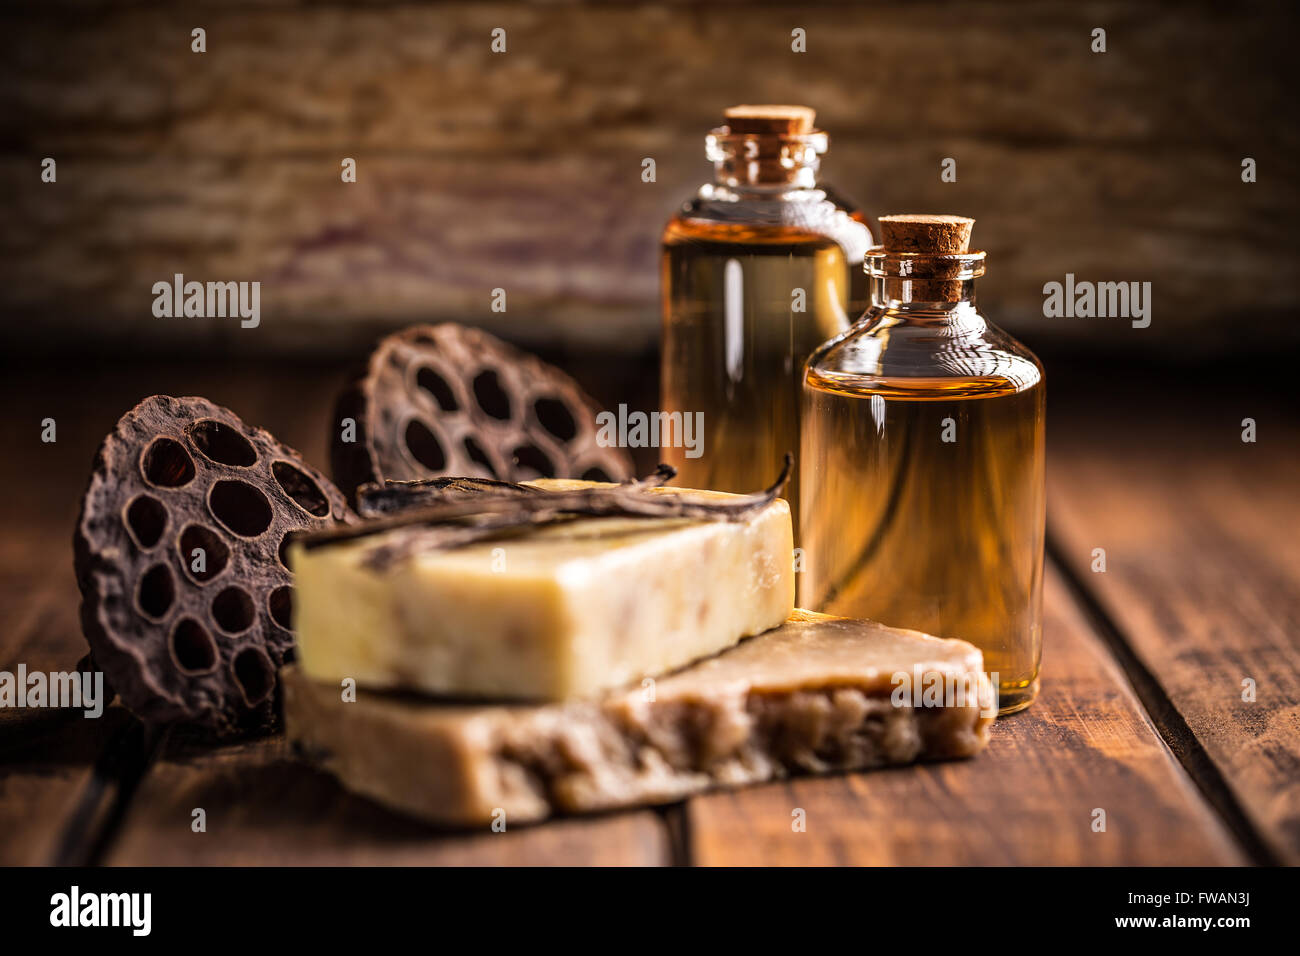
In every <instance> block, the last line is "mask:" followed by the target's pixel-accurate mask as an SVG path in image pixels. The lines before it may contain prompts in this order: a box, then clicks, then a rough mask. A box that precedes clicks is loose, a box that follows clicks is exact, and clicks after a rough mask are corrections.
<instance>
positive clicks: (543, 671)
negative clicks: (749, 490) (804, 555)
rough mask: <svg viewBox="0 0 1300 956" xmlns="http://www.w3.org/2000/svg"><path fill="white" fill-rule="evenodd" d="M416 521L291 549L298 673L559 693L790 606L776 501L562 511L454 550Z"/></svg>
mask: <svg viewBox="0 0 1300 956" xmlns="http://www.w3.org/2000/svg"><path fill="white" fill-rule="evenodd" d="M536 484H537V486H539V487H542V488H549V489H553V490H569V489H573V488H575V487H581V486H592V485H594V484H595V483H592V482H576V481H557V482H538V483H536ZM606 487H609V486H606ZM648 494H654V495H686V496H690V498H691V500H704V501H709V500H712V501H719V500H722V499H727V498H733V499H734V498H735V496H727V495H721V494H718V493H714V492H689V491H682V490H678V489H667V488H659V489H655V490H654V491H653V492H648ZM419 534H420V532H419V530H418V529H416V530H414V531H413V530H412V529H410V528H398V529H394V530H391V531H387V532H381V533H377V534H368V535H366V536H365V537H361V538H358V539H355V540H346V541H339V542H333V543H327V544H326V545H324V546H313V547H310V548H307V547H304V546H303V545H302V544H297V545H295V546H294V547H293V548H292V549H291V552H290V561H291V564H292V567H293V569H294V572H295V575H296V585H297V592H296V594H295V607H294V624H295V627H296V629H297V632H298V660H299V662H300V663H301V665H302V670H303V672H304V673H305V674H306V675H307V676H309V677H313V678H316V679H319V680H323V681H330V682H333V683H334V684H336V685H337V683H338V682H339V681H340V680H343V679H345V678H353V679H354V680H355V681H356V682H357V684H358V685H360V686H368V687H381V688H399V689H405V690H416V691H423V692H427V693H436V694H449V695H457V696H468V697H493V698H507V699H525V700H559V699H562V698H566V697H571V696H581V695H589V694H592V693H594V692H597V691H599V690H602V689H605V688H610V687H617V686H619V685H622V684H626V683H629V682H631V681H636V680H639V679H641V678H643V677H646V676H650V675H657V674H661V673H663V672H665V671H668V670H672V669H674V668H677V667H681V666H683V665H685V664H689V663H690V662H692V661H695V660H697V659H699V658H701V657H707V656H708V655H710V654H715V653H717V652H718V651H720V650H722V649H724V648H726V647H730V646H731V645H733V644H735V643H736V642H737V641H739V640H740V639H741V638H744V637H747V636H749V635H751V634H757V633H759V632H761V631H765V630H767V629H769V628H772V627H776V626H777V625H779V624H780V623H781V622H782V621H784V620H785V619H786V617H787V616H788V615H789V613H790V611H791V609H792V608H793V607H794V574H793V558H792V542H791V532H790V511H789V507H788V506H787V505H786V503H785V502H784V501H782V500H780V499H776V500H773V501H771V503H770V504H767V505H766V506H765V507H762V508H761V510H758V511H757V512H756V513H755V514H753V515H751V516H749V517H746V518H743V519H742V520H735V521H725V520H716V521H714V520H700V519H693V518H636V517H602V518H574V519H571V520H562V521H559V522H556V523H552V524H547V525H544V526H541V527H536V528H529V529H524V530H516V531H513V532H509V533H505V534H502V535H498V536H496V537H493V538H491V539H488V540H484V541H478V542H475V543H471V544H468V545H464V546H461V547H455V548H446V547H440V546H437V545H436V544H429V545H428V546H427V547H421V546H420V543H419V542H420V537H419Z"/></svg>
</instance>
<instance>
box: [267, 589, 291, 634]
mask: <svg viewBox="0 0 1300 956" xmlns="http://www.w3.org/2000/svg"><path fill="white" fill-rule="evenodd" d="M266 608H267V610H268V611H270V612H271V620H273V621H275V623H276V624H279V625H280V626H281V627H282V628H284V629H285V630H286V631H291V630H293V588H291V587H290V586H289V585H287V584H286V585H283V586H282V587H278V588H276V589H275V590H274V591H272V592H271V596H270V597H268V598H267V599H266Z"/></svg>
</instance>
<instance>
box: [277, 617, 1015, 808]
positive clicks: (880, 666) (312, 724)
mask: <svg viewBox="0 0 1300 956" xmlns="http://www.w3.org/2000/svg"><path fill="white" fill-rule="evenodd" d="M283 684H284V692H285V704H284V707H285V724H286V729H287V733H288V735H289V737H290V739H291V740H293V741H295V743H297V744H298V745H299V747H300V748H301V750H302V751H303V752H304V753H306V754H307V755H308V756H309V757H312V758H313V759H315V760H317V761H319V762H320V763H321V764H323V766H324V767H325V768H326V769H328V770H330V771H331V772H332V773H334V774H335V775H336V776H337V777H338V778H339V779H340V780H341V781H342V783H343V784H344V785H345V786H347V787H348V788H350V789H352V790H355V791H357V792H359V793H362V794H365V795H367V796H369V797H372V798H373V799H375V800H377V801H379V802H380V803H383V804H386V805H388V806H391V807H394V808H396V809H399V810H402V811H405V812H407V813H410V814H413V815H415V816H418V817H422V818H425V819H428V820H432V821H435V822H439V823H452V824H481V823H487V822H489V821H490V820H491V819H492V818H493V814H494V813H495V812H496V811H497V809H498V808H500V809H501V810H504V811H505V812H506V821H507V824H510V823H515V822H522V821H529V820H540V819H543V818H545V817H547V816H550V815H552V814H555V813H576V812H583V811H594V810H604V809H609V808H612V807H623V806H632V805H636V804H654V803H666V802H671V801H673V800H678V799H681V798H682V797H684V796H687V795H689V794H692V793H697V792H699V791H701V790H705V789H708V788H711V787H716V786H737V785H741V784H748V783H756V782H760V781H764V780H773V779H779V778H782V777H786V776H789V775H791V774H797V773H822V772H828V771H836V770H856V769H862V768H867V767H879V766H885V765H889V764H903V763H910V762H911V761H914V760H921V759H934V758H944V757H967V756H970V755H972V754H974V753H976V752H978V751H979V750H981V749H982V748H983V747H984V745H985V744H986V743H987V742H988V733H989V731H988V728H989V724H990V723H992V721H993V718H994V715H995V714H996V713H997V704H996V702H995V700H994V696H993V690H992V688H991V686H990V685H989V683H988V680H987V678H986V677H985V676H984V664H983V660H982V658H981V655H980V652H979V651H978V650H977V649H976V648H974V647H972V646H971V645H970V644H967V643H965V642H964V641H955V640H940V639H939V638H935V637H929V636H927V635H924V634H920V633H918V632H916V631H900V630H895V629H893V628H887V627H883V626H882V625H879V624H874V623H871V622H868V621H850V620H845V619H842V618H828V617H824V616H822V615H811V614H807V613H805V612H802V611H796V612H795V616H794V617H793V618H792V619H791V620H790V621H789V622H788V623H787V624H786V625H784V626H783V627H781V628H779V629H777V630H774V631H768V632H767V633H766V634H762V635H760V636H758V637H755V638H751V639H750V640H748V641H745V642H744V643H742V644H741V645H740V646H739V647H735V648H732V649H731V650H728V651H725V652H723V653H722V654H719V655H718V656H716V657H713V658H710V659H709V660H707V661H702V662H700V663H698V664H695V665H694V666H692V667H689V668H686V669H685V670H682V671H678V672H677V673H675V674H672V675H670V676H667V677H663V678H660V679H659V680H657V681H655V682H654V685H653V687H652V688H651V687H646V688H642V687H635V688H630V689H624V690H619V691H614V692H611V693H609V694H607V695H605V696H603V697H601V698H599V699H596V700H585V701H571V702H569V703H562V704H545V705H533V706H525V705H513V706H490V705H470V704H448V703H434V702H428V701H422V700H419V699H414V698H411V697H409V696H408V697H394V696H392V695H388V694H384V693H380V692H368V691H364V690H362V691H361V692H359V694H358V697H357V699H356V700H355V701H352V702H348V703H344V702H343V701H342V695H341V693H340V690H339V687H338V684H337V683H321V682H317V681H313V680H311V679H310V678H308V677H307V676H306V675H305V674H304V673H303V672H302V670H301V669H299V668H296V667H291V668H288V669H286V670H285V671H284V672H283ZM651 690H653V693H651V692H650V691H651Z"/></svg>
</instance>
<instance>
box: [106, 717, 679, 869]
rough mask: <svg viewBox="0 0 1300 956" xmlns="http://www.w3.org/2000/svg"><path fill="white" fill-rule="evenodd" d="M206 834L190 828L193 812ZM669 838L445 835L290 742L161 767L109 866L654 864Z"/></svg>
mask: <svg viewBox="0 0 1300 956" xmlns="http://www.w3.org/2000/svg"><path fill="white" fill-rule="evenodd" d="M195 808H202V809H203V810H204V811H205V813H206V819H207V830H206V832H203V833H195V832H193V830H192V829H191V823H192V820H193V819H194V818H193V811H194V809H195ZM667 841H668V835H667V831H666V829H665V827H664V825H663V823H662V822H661V821H660V819H659V817H658V816H657V815H656V814H655V813H653V812H651V811H639V812H631V813H621V814H611V815H607V816H601V817H594V818H590V819H583V820H577V819H574V820H560V821H556V822H553V823H548V824H546V825H544V826H535V827H516V828H509V827H508V828H507V830H506V832H504V833H492V832H490V831H487V830H484V831H482V832H476V833H471V832H457V833H448V832H445V831H444V832H439V831H437V830H434V829H431V828H429V827H428V826H425V825H423V824H420V823H418V822H415V821H411V820H408V819H406V818H404V817H400V816H398V815H396V814H394V813H391V812H390V811H388V810H385V809H384V808H382V807H380V806H378V805H376V804H373V803H371V802H370V801H368V800H365V799H363V798H360V797H355V796H352V795H351V794H349V793H347V792H346V791H344V790H343V789H342V788H341V787H339V785H338V784H337V783H336V782H335V781H334V779H333V778H331V777H329V776H327V775H325V774H323V773H320V772H318V771H316V770H314V769H312V768H310V767H308V766H307V765H305V764H303V763H300V762H298V761H297V760H295V759H294V758H293V757H292V756H291V755H290V754H289V752H288V747H287V745H286V744H285V742H284V740H283V739H281V738H277V739H274V740H270V741H266V742H263V743H259V744H251V745H245V746H243V747H236V748H226V749H223V750H220V751H217V752H213V753H209V754H204V755H198V756H193V757H191V758H189V759H184V758H183V756H181V759H169V760H165V761H163V762H161V763H159V764H157V765H155V766H154V767H153V768H152V770H151V771H150V773H149V775H148V777H147V778H146V779H145V781H144V783H143V784H142V785H141V787H140V789H139V791H138V792H137V794H136V796H135V799H134V801H133V802H132V805H131V808H130V811H129V812H128V814H127V816H126V818H125V820H124V821H123V825H122V828H121V830H120V831H119V833H118V835H117V837H116V839H115V840H114V842H113V844H112V847H111V848H110V851H109V854H108V856H107V860H106V862H107V863H109V864H111V865H126V866H136V865H166V866H171V865H181V866H189V865H202V866H212V865H218V866H226V865H231V866H253V865H266V864H285V865H306V866H317V865H331V866H332V865H363V866H380V865H382V866H387V865H398V866H404V865H420V866H461V865H474V866H503V865H519V866H551V865H571V866H588V865H597V866H623V865H638V866H659V865H663V864H665V863H667V862H668V852H669V851H668V842H667Z"/></svg>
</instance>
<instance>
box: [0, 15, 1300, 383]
mask: <svg viewBox="0 0 1300 956" xmlns="http://www.w3.org/2000/svg"><path fill="white" fill-rule="evenodd" d="M1297 19H1298V18H1297V16H1296V13H1295V5H1294V4H1290V3H1285V2H1272V3H1260V2H1255V3H1240V4H1231V5H1225V4H1220V3H1212V2H1199V3H1154V2H1152V3H1124V4H1121V3H1111V2H1080V3H1045V2H1012V0H977V2H966V3H940V2H907V3H906V4H904V3H869V4H847V3H814V4H753V3H723V4H694V3H618V4H601V3H567V4H566V3H542V2H522V0H515V2H506V3H474V4H471V3H429V4H417V3H397V2H385V0H369V2H367V0H319V2H305V0H304V2H293V0H250V2H245V3H223V2H220V3H219V2H202V0H191V2H187V3H185V4H183V5H182V4H175V3H170V2H160V0H155V2H147V0H146V2H136V3H131V4H122V3H113V4H109V3H102V2H91V0H14V2H9V3H6V4H5V5H4V7H3V9H2V10H0V124H2V128H3V132H0V183H3V190H4V200H3V202H4V209H5V226H4V229H3V230H0V336H2V338H0V345H4V346H5V347H7V348H8V349H11V350H13V351H14V352H16V353H19V354H24V355H26V354H35V353H36V352H38V351H47V352H48V351H50V350H53V349H55V348H57V349H60V350H65V351H66V350H67V349H69V348H76V347H78V346H80V347H81V348H83V349H85V350H87V351H93V352H95V353H96V354H103V353H105V352H113V351H131V352H140V351H142V350H150V351H152V350H175V351H181V352H185V353H188V354H194V352H195V351H196V350H197V351H201V352H202V353H203V354H219V353H221V352H223V351H225V352H237V353H258V354H275V353H286V352H287V353H305V352H309V351H311V352H317V353H322V354H324V353H341V352H347V351H355V350H356V349H358V348H359V347H360V346H361V344H362V343H364V342H366V341H368V340H370V339H371V338H373V337H374V336H375V335H376V334H378V333H379V332H382V331H386V330H387V329H390V328H393V327H396V326H399V325H402V324H405V323H408V322H412V321H417V320H441V319H447V318H452V319H457V320H461V321H470V322H474V323H477V324H482V325H484V326H485V327H487V328H490V329H492V330H494V331H497V332H498V333H501V334H504V335H506V336H507V337H509V338H511V339H513V340H515V341H516V342H519V343H521V344H524V345H533V346H537V345H548V346H550V347H552V348H561V349H568V348H575V349H576V348H581V349H585V350H593V349H594V350H615V351H624V352H629V351H638V352H642V353H645V352H648V351H650V350H653V348H654V346H655V342H656V339H657V325H658V322H657V297H658V278H657V271H656V251H657V241H658V233H659V230H660V228H661V226H662V223H663V221H664V220H665V219H666V218H667V216H668V215H669V214H670V213H671V212H672V210H673V209H674V208H675V207H676V206H677V205H678V204H679V203H680V202H681V201H682V200H683V199H684V198H686V197H687V196H688V195H689V194H690V193H691V192H693V190H694V189H695V187H696V186H697V185H698V184H699V183H700V182H701V181H703V180H704V179H705V178H706V177H708V176H709V175H710V174H711V171H710V169H709V167H708V165H707V164H706V162H705V160H704V157H703V136H704V134H705V132H706V131H707V130H708V129H709V128H710V127H711V126H713V125H715V123H716V122H717V121H718V119H719V115H720V112H721V110H722V108H723V107H725V106H727V105H729V104H731V103H735V102H743V101H750V102H755V101H758V102H762V101H774V102H785V101H796V102H803V103H807V104H809V105H812V106H814V107H816V108H817V109H818V111H819V116H820V125H822V126H823V127H824V128H826V129H827V130H828V131H830V133H831V137H832V151H831V153H830V155H829V157H828V159H827V163H826V170H827V173H828V179H829V180H830V181H831V182H833V183H835V184H836V185H837V186H838V187H839V188H840V189H841V190H842V191H844V192H847V193H849V194H850V195H853V196H855V197H856V198H858V199H859V201H860V202H861V203H862V204H863V207H864V209H866V210H867V211H868V212H869V213H870V214H872V215H876V214H880V213H885V212H897V211H913V210H937V211H944V212H961V213H966V214H970V215H973V216H975V217H977V218H978V219H979V220H980V222H979V224H978V225H977V227H976V232H975V236H976V239H977V240H978V241H977V244H978V245H979V246H981V247H983V248H986V249H987V250H988V252H989V254H990V264H989V269H990V271H989V275H988V277H987V278H986V279H985V280H984V282H983V286H982V293H981V294H982V298H983V301H984V304H985V306H986V310H987V311H988V312H989V313H990V314H991V315H993V316H995V317H996V318H997V319H999V320H1000V321H1001V322H1002V324H1004V325H1005V326H1007V327H1008V328H1010V329H1012V330H1013V331H1015V332H1017V333H1019V334H1021V335H1023V336H1025V337H1027V338H1029V339H1030V341H1031V342H1032V343H1033V344H1035V345H1036V346H1043V345H1047V346H1050V345H1052V344H1054V343H1064V347H1066V348H1073V347H1074V346H1075V345H1078V344H1083V343H1096V344H1098V345H1099V346H1100V347H1101V348H1103V349H1107V350H1131V351H1132V352H1135V353H1138V354H1144V355H1151V356H1169V355H1184V354H1192V355H1194V356H1198V357H1200V358H1202V359H1204V358H1205V357H1207V356H1214V355H1218V354H1221V353H1222V351H1223V350H1225V349H1229V350H1233V351H1236V352H1238V353H1239V354H1241V353H1245V352H1248V351H1249V350H1252V349H1264V348H1266V349H1268V350H1270V351H1275V350H1277V349H1279V348H1280V347H1283V346H1284V345H1293V344H1295V343H1297V342H1300V332H1298V331H1297V329H1298V326H1297V323H1295V321H1294V317H1293V313H1294V311H1295V308H1296V305H1297V299H1298V296H1297V289H1296V284H1295V282H1294V273H1295V266H1294V262H1295V255H1296V252H1297V248H1296V246H1297V243H1296V241H1295V234H1296V222H1297V219H1298V214H1300V195H1298V193H1297V188H1296V178H1297V173H1298V172H1300V170H1298V169H1297V155H1298V150H1297V146H1300V142H1298V141H1297V140H1298V137H1297V131H1296V126H1295V123H1294V121H1293V118H1292V115H1293V105H1294V104H1293V102H1292V100H1293V95H1294V89H1295V76H1294V72H1295V71H1294V67H1293V64H1294V54H1293V51H1292V50H1291V44H1292V42H1293V37H1294V35H1295V27H1296V21H1297ZM196 26H201V27H203V28H204V29H206V31H207V44H208V52H207V53H205V54H195V53H192V52H191V51H190V31H191V29H192V28H194V27H196ZM495 27H502V28H504V29H505V30H506V31H507V41H508V52H506V53H505V54H494V53H492V52H491V50H490V48H489V42H490V33H491V31H492V29H493V28H495ZM795 27H801V28H803V29H804V30H806V31H807V45H808V52H806V53H802V54H800V53H794V52H792V51H791V49H790V34H791V30H792V29H794V28H795ZM1095 27H1103V28H1105V29H1106V30H1107V44H1108V52H1106V53H1105V54H1094V53H1092V52H1091V51H1090V43H1091V36H1090V35H1091V31H1092V30H1093V28H1095ZM46 156H51V157H54V158H56V159H57V161H58V182H57V183H56V184H53V185H48V184H42V183H41V182H40V178H39V174H40V163H41V160H42V158H43V157H46ZM1247 156H1250V157H1253V158H1254V159H1256V161H1257V162H1258V170H1259V181H1258V182H1257V183H1254V184H1244V183H1243V182H1242V181H1241V161H1242V159H1243V157H1247ZM343 157H353V158H355V159H356V160H357V163H358V174H359V181H358V182H357V183H356V184H352V185H345V184H343V183H342V182H341V181H340V177H339V171H340V161H341V159H342V158H343ZM644 157H653V158H654V159H655V160H656V162H657V170H658V177H657V182H655V183H643V182H642V181H641V176H640V173H641V161H642V159H643V158H644ZM944 157H953V158H955V159H956V160H957V171H958V179H957V182H956V183H942V182H941V181H940V163H941V161H942V159H943V158H944ZM175 272H182V273H184V274H185V275H186V277H187V278H191V279H199V280H232V279H233V280H259V281H261V282H262V284H263V288H262V296H263V298H262V312H263V318H262V325H261V327H260V328H259V329H257V330H256V331H243V330H240V329H239V328H238V327H237V323H236V322H234V321H232V320H211V319H170V320H167V319H156V318H154V317H153V316H152V314H151V305H152V301H153V297H152V293H151V292H150V288H151V286H152V284H153V283H154V282H156V281H159V280H164V279H169V278H170V277H171V276H172V274H173V273H175ZM1066 272H1073V273H1075V274H1076V276H1078V277H1079V278H1081V279H1092V280H1138V281H1150V282H1152V283H1153V285H1154V311H1153V323H1152V326H1151V327H1150V328H1148V329H1140V330H1139V329H1132V328H1130V327H1129V325H1128V323H1127V321H1124V320H1118V319H1064V320H1058V321H1049V320H1046V319H1044V318H1043V317H1042V314H1041V308H1042V292H1041V289H1042V285H1043V283H1044V282H1046V281H1050V280H1053V279H1055V280H1060V279H1061V278H1062V277H1063V276H1064V274H1065V273H1066ZM495 287H503V288H505V289H506V290H507V293H508V303H509V307H508V311H507V312H506V313H505V314H494V313H492V312H491V311H490V308H489V306H490V301H489V297H490V290H492V289H493V288H495Z"/></svg>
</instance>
